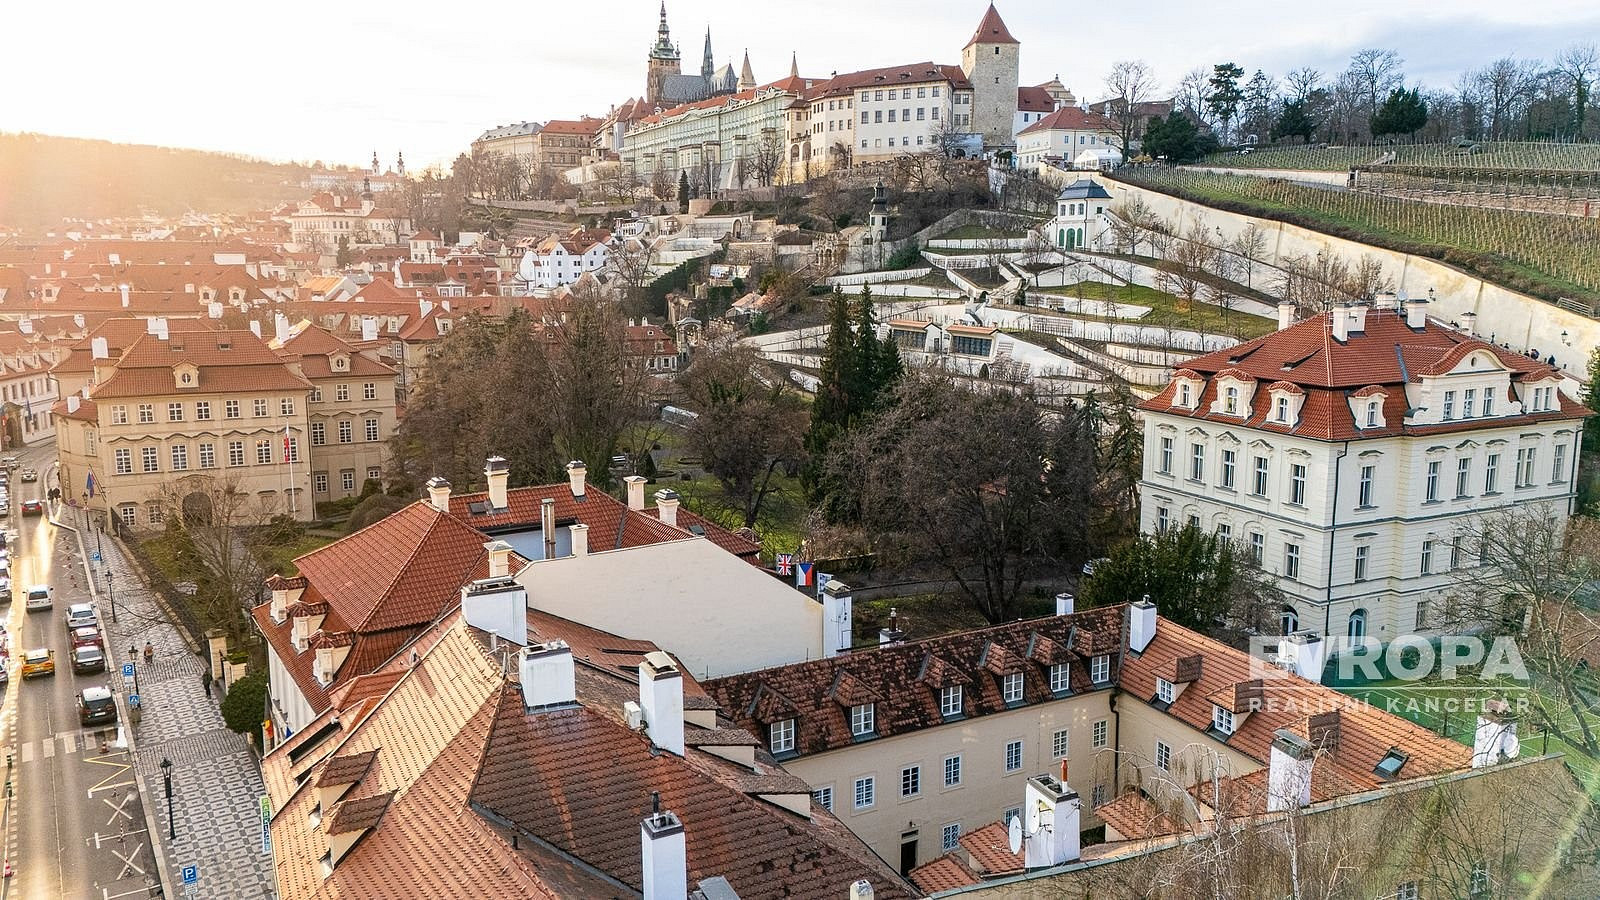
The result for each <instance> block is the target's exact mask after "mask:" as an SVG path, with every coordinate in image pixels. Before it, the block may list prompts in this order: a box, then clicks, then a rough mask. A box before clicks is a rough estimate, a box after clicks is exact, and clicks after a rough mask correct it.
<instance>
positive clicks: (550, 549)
mask: <svg viewBox="0 0 1600 900" xmlns="http://www.w3.org/2000/svg"><path fill="white" fill-rule="evenodd" d="M539 534H540V535H541V536H542V537H543V538H544V559H555V558H556V501H555V498H553V497H546V498H544V499H543V500H540V501H539Z"/></svg>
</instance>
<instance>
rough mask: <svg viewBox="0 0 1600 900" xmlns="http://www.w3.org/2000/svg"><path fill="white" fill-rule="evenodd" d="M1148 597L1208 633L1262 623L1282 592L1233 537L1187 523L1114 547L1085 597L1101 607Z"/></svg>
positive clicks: (1181, 621)
mask: <svg viewBox="0 0 1600 900" xmlns="http://www.w3.org/2000/svg"><path fill="white" fill-rule="evenodd" d="M1144 597H1149V598H1150V600H1151V601H1152V602H1154V603H1155V604H1156V608H1157V609H1159V610H1160V611H1161V615H1163V616H1165V617H1166V618H1168V619H1171V620H1172V621H1174V622H1176V623H1178V624H1179V625H1183V626H1184V627H1187V628H1193V629H1195V630H1197V631H1202V632H1206V633H1208V634H1209V633H1215V632H1216V631H1218V630H1219V629H1220V628H1222V627H1224V626H1225V625H1227V624H1230V623H1232V624H1241V623H1242V624H1247V625H1251V626H1255V627H1259V626H1260V625H1261V624H1262V622H1261V620H1262V619H1263V618H1265V611H1266V608H1267V607H1269V606H1271V605H1273V602H1274V601H1275V599H1276V597H1277V595H1276V592H1275V589H1274V588H1272V587H1271V585H1270V579H1267V578H1265V577H1262V576H1260V573H1259V571H1258V570H1255V569H1254V567H1253V566H1252V565H1251V564H1250V561H1249V558H1248V556H1246V555H1244V554H1241V553H1240V552H1239V550H1238V548H1237V547H1235V546H1234V545H1233V544H1232V543H1231V542H1230V541H1228V540H1227V539H1225V538H1222V537H1220V536H1218V535H1217V534H1215V533H1214V532H1209V531H1201V530H1200V529H1199V528H1195V527H1194V526H1185V527H1183V528H1172V529H1168V530H1166V531H1164V532H1160V533H1157V534H1141V535H1139V536H1137V537H1135V538H1134V539H1133V540H1131V541H1128V542H1127V543H1125V544H1123V545H1122V546H1120V547H1118V548H1117V549H1116V550H1114V551H1112V553H1111V557H1110V558H1109V559H1106V560H1101V561H1100V563H1099V564H1098V565H1096V566H1095V569H1094V575H1093V576H1092V577H1091V578H1090V579H1089V580H1088V581H1087V582H1086V583H1085V584H1084V585H1083V588H1082V598H1081V599H1082V601H1083V603H1084V605H1085V606H1086V607H1096V606H1109V605H1112V604H1116V603H1131V602H1133V601H1136V600H1140V599H1143V598H1144Z"/></svg>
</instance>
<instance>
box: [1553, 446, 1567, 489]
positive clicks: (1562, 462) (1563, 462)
mask: <svg viewBox="0 0 1600 900" xmlns="http://www.w3.org/2000/svg"><path fill="white" fill-rule="evenodd" d="M1566 480H1567V445H1566V444H1557V445H1556V449H1555V458H1554V459H1552V460H1551V462H1550V481H1551V482H1557V481H1566Z"/></svg>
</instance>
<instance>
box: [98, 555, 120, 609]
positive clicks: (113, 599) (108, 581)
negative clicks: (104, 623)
mask: <svg viewBox="0 0 1600 900" xmlns="http://www.w3.org/2000/svg"><path fill="white" fill-rule="evenodd" d="M102 558H103V557H102ZM111 578H112V575H111V570H110V569H107V570H106V596H108V597H110V598H111V624H113V625H115V624H117V592H116V591H114V590H112V589H111Z"/></svg>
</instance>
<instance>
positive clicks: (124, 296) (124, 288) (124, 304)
mask: <svg viewBox="0 0 1600 900" xmlns="http://www.w3.org/2000/svg"><path fill="white" fill-rule="evenodd" d="M46 274H49V273H48V272H47V273H46ZM117 289H118V290H119V291H121V293H122V308H123V309H127V308H128V286H127V285H125V284H119V285H117Z"/></svg>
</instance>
